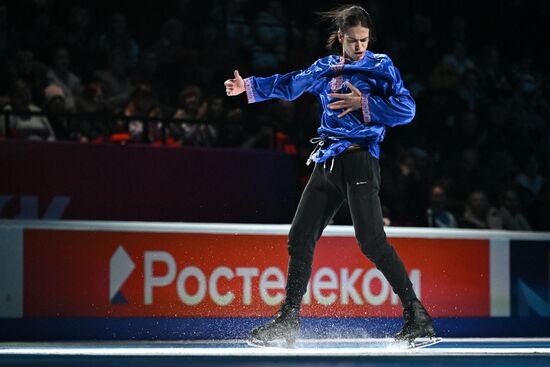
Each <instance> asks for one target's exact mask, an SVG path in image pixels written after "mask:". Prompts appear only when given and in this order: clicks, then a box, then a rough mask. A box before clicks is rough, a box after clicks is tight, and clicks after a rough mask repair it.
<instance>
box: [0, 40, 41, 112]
mask: <svg viewBox="0 0 550 367" xmlns="http://www.w3.org/2000/svg"><path fill="white" fill-rule="evenodd" d="M47 71H48V68H47V67H46V66H45V65H44V64H42V63H40V62H38V61H37V60H35V57H34V53H33V52H32V51H31V50H29V49H21V50H19V51H17V53H16V54H15V56H14V58H13V61H12V62H10V63H8V65H7V68H6V70H5V72H4V73H5V74H6V75H5V77H4V78H3V79H4V80H5V83H0V88H1V89H0V91H1V93H2V94H6V95H9V94H10V93H11V88H12V87H13V86H14V85H15V83H16V82H17V81H18V80H22V81H24V82H25V84H26V85H27V86H28V88H29V90H30V92H31V98H32V100H33V101H34V102H35V103H36V104H38V105H41V104H42V102H43V100H44V88H45V87H46V86H47V85H48V80H47V78H46V73H47Z"/></svg>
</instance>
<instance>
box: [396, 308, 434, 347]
mask: <svg viewBox="0 0 550 367" xmlns="http://www.w3.org/2000/svg"><path fill="white" fill-rule="evenodd" d="M403 318H404V319H405V324H404V325H403V329H401V331H400V332H398V333H397V334H396V335H395V339H396V340H399V341H408V342H409V343H412V342H414V339H416V338H433V337H435V330H434V327H433V325H432V318H431V317H430V315H429V314H428V311H426V309H425V308H424V306H422V304H421V303H420V301H418V300H415V301H413V302H411V303H410V304H409V305H407V306H406V307H405V308H404V310H403Z"/></svg>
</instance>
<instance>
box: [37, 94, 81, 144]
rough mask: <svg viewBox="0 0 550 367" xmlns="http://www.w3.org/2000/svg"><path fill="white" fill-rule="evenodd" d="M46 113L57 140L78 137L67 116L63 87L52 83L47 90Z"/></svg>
mask: <svg viewBox="0 0 550 367" xmlns="http://www.w3.org/2000/svg"><path fill="white" fill-rule="evenodd" d="M44 95H45V101H44V113H45V114H46V116H47V117H48V120H49V122H50V125H51V126H52V129H53V131H54V133H55V137H56V140H70V139H74V138H76V134H73V132H72V129H71V127H70V126H69V120H68V118H67V116H66V113H67V107H66V106H67V105H66V103H65V92H64V91H63V89H61V87H59V86H57V85H55V84H50V85H49V86H48V87H47V88H46V89H45V90H44Z"/></svg>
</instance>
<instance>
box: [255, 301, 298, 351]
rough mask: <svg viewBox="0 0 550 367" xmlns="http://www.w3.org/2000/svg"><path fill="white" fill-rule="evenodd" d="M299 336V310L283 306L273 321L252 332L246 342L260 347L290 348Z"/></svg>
mask: <svg viewBox="0 0 550 367" xmlns="http://www.w3.org/2000/svg"><path fill="white" fill-rule="evenodd" d="M299 334H300V309H299V308H298V307H293V306H290V305H286V304H283V305H282V306H281V310H280V311H279V312H278V313H277V315H276V316H275V319H274V320H271V321H270V322H268V323H267V324H265V325H262V326H260V327H257V328H256V329H254V330H252V333H250V337H249V338H248V342H249V343H250V344H253V345H256V346H262V347H268V346H269V347H286V348H292V347H293V346H294V343H295V342H296V338H297V337H298V335H299Z"/></svg>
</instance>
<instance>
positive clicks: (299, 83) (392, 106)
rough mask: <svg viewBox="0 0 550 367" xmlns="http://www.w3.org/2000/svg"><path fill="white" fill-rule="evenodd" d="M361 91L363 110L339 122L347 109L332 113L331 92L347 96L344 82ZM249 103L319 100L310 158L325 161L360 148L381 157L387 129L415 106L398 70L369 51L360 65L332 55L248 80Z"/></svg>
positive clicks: (411, 114)
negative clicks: (318, 118)
mask: <svg viewBox="0 0 550 367" xmlns="http://www.w3.org/2000/svg"><path fill="white" fill-rule="evenodd" d="M348 81H349V82H350V83H351V84H353V85H354V86H356V87H357V88H358V89H359V90H360V91H361V93H362V97H361V99H362V108H361V109H359V110H356V111H353V112H351V113H348V114H347V115H345V116H343V117H342V118H339V117H338V115H339V114H340V113H342V111H343V110H332V109H330V108H329V107H328V104H329V103H331V102H334V101H335V100H337V99H334V98H330V97H329V96H328V94H329V93H349V92H350V90H349V88H348V87H347V86H346V82H348ZM244 82H245V89H246V95H247V98H248V103H254V102H261V101H265V100H267V99H271V98H279V99H283V100H287V101H291V100H294V99H296V98H298V97H299V96H300V95H302V94H303V93H304V92H309V93H313V94H314V95H316V96H317V97H318V98H319V101H320V103H321V106H322V107H323V113H322V115H321V126H320V127H319V129H318V130H317V132H318V133H319V137H320V138H319V139H317V140H315V141H314V140H312V141H314V142H318V146H317V148H316V149H315V150H314V153H313V154H312V157H311V159H312V160H314V161H315V162H317V163H322V162H324V161H326V160H327V159H328V158H330V157H332V156H336V155H338V154H340V153H341V152H343V151H344V150H346V149H347V148H348V147H349V146H350V145H352V144H358V145H360V146H362V147H364V148H365V149H368V151H369V152H370V153H371V154H372V156H373V157H375V158H377V159H378V158H379V156H380V146H379V143H380V142H381V141H382V140H383V139H384V134H385V132H386V127H388V126H389V127H391V126H396V125H402V124H407V123H409V122H411V120H412V119H413V118H414V114H415V112H416V105H415V103H414V100H413V99H412V97H411V95H410V93H409V91H408V90H407V89H406V88H405V87H404V86H403V81H402V80H401V76H400V75H399V71H398V70H397V68H396V67H395V66H393V63H392V61H391V60H390V58H389V57H388V56H387V55H384V54H374V53H372V52H370V51H367V52H366V53H365V56H364V57H363V58H362V59H361V60H358V61H355V62H350V61H349V60H345V59H344V58H343V57H342V56H336V55H330V56H327V57H323V58H321V59H319V60H317V61H316V62H315V63H313V65H311V66H310V67H309V68H307V69H304V70H297V71H293V72H290V73H288V74H284V75H281V74H275V75H272V76H269V77H265V78H260V77H249V78H246V79H244Z"/></svg>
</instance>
